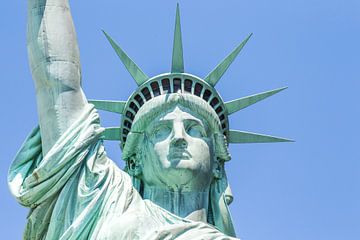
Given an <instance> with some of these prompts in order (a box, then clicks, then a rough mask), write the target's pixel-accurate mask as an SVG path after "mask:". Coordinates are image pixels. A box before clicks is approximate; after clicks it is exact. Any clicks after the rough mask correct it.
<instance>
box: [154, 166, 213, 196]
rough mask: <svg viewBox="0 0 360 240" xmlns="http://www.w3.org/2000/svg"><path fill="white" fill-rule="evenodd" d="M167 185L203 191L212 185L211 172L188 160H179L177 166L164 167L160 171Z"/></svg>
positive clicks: (186, 189) (185, 189)
mask: <svg viewBox="0 0 360 240" xmlns="http://www.w3.org/2000/svg"><path fill="white" fill-rule="evenodd" d="M159 178H160V179H161V182H162V183H163V184H165V186H166V187H170V188H173V189H174V190H176V189H178V190H182V191H203V190H205V189H207V187H208V186H210V182H211V172H210V171H209V170H205V169H203V168H201V167H199V166H194V164H190V163H189V161H188V160H179V162H178V163H177V164H176V166H170V167H168V168H164V169H163V170H162V171H160V173H159Z"/></svg>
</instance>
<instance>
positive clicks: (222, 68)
mask: <svg viewBox="0 0 360 240" xmlns="http://www.w3.org/2000/svg"><path fill="white" fill-rule="evenodd" d="M251 36H252V33H251V34H250V35H249V36H248V37H247V38H246V39H245V40H244V41H243V42H242V43H241V44H240V45H239V46H237V47H236V48H235V49H234V50H233V51H232V52H231V53H230V54H229V55H228V56H227V57H226V58H225V59H224V60H223V61H222V62H221V63H220V64H219V65H217V66H216V67H215V69H214V70H212V71H211V72H210V73H209V74H208V75H207V76H206V77H205V79H204V80H205V81H206V82H207V83H209V84H210V85H211V86H215V85H216V83H217V82H218V81H219V80H220V78H221V77H222V76H223V75H224V73H225V72H226V70H227V69H228V68H229V67H230V65H231V64H232V62H233V61H234V60H235V58H236V57H237V55H238V54H239V53H240V51H241V49H243V47H244V46H245V44H246V43H247V42H248V41H249V39H250V37H251Z"/></svg>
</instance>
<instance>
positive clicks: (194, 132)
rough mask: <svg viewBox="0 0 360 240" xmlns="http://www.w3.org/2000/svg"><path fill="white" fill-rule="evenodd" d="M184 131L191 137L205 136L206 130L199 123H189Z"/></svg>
mask: <svg viewBox="0 0 360 240" xmlns="http://www.w3.org/2000/svg"><path fill="white" fill-rule="evenodd" d="M186 133H187V134H188V135H190V136H192V137H197V138H202V137H206V131H205V129H204V127H203V126H201V125H200V124H191V125H189V126H188V127H187V129H186Z"/></svg>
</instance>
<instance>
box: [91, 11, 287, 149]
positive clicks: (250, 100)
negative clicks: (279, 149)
mask: <svg viewBox="0 0 360 240" xmlns="http://www.w3.org/2000/svg"><path fill="white" fill-rule="evenodd" d="M103 32H104V31H103ZM104 34H105V36H106V38H107V39H108V41H109V42H110V44H111V46H112V47H113V49H114V50H115V52H116V53H117V55H118V56H119V58H120V60H121V61H122V62H123V64H124V65H125V67H126V69H127V70H128V71H129V73H130V74H131V76H132V77H133V78H134V80H135V81H136V83H137V85H138V88H137V89H136V90H135V92H134V93H133V94H132V95H131V96H130V97H129V99H128V100H127V101H107V100H90V101H89V102H90V103H92V104H94V105H95V107H96V108H97V109H99V110H104V111H109V112H113V113H118V114H121V115H122V120H121V126H120V127H110V128H106V129H105V133H104V139H105V140H116V141H121V147H124V145H125V143H126V139H127V135H128V133H129V132H130V130H131V126H132V123H133V120H134V118H135V115H136V113H137V112H138V111H139V109H140V108H141V106H142V105H143V104H144V103H145V102H147V101H150V100H151V99H153V98H155V97H157V96H159V95H164V94H170V93H178V92H181V93H184V94H185V93H187V94H192V95H195V96H197V97H200V98H202V99H203V100H204V101H206V102H207V103H208V104H209V105H210V106H211V107H212V108H213V109H214V110H215V112H216V114H217V115H218V117H219V119H220V122H221V128H222V131H223V134H224V135H225V136H226V138H227V141H228V143H266V142H291V141H292V140H289V139H285V138H279V137H274V136H269V135H264V134H257V133H250V132H244V131H238V130H229V120H228V116H229V115H231V114H233V113H235V112H237V111H240V110H241V109H244V108H246V107H248V106H250V105H252V104H255V103H256V102H259V101H261V100H263V99H265V98H267V97H270V96H272V95H274V94H276V93H278V92H280V91H282V90H284V89H286V87H285V88H279V89H274V90H271V91H267V92H263V93H258V94H255V95H251V96H247V97H243V98H239V99H236V100H232V101H229V102H224V101H223V100H222V98H221V96H220V95H219V94H218V92H217V91H216V89H215V85H216V83H217V82H218V81H219V80H220V78H221V77H222V76H223V74H224V73H225V72H226V70H227V69H228V68H229V67H230V65H231V63H232V62H233V61H234V60H235V58H236V57H237V55H238V54H239V53H240V51H241V50H242V48H243V47H244V46H245V44H246V43H247V41H248V40H249V39H250V37H251V35H252V34H250V35H249V36H248V37H247V38H246V39H245V40H244V41H243V42H242V43H241V44H240V45H239V46H237V47H236V48H235V49H234V50H233V51H232V52H231V53H230V54H229V55H228V56H227V57H226V58H225V59H224V60H223V61H222V62H221V63H220V64H219V65H217V66H216V67H215V69H214V70H212V71H211V72H210V73H209V74H208V75H207V76H206V77H205V78H204V79H202V78H199V77H197V76H194V75H191V74H188V73H184V59H183V47H182V36H181V25H180V11H179V5H177V8H176V20H175V32H174V45H173V55H172V68H171V72H170V73H165V74H160V75H157V76H155V77H152V78H149V77H148V76H147V75H146V74H145V73H144V72H143V71H142V70H141V69H140V68H139V67H138V66H137V65H136V63H135V62H134V61H132V60H131V59H130V58H129V56H128V55H127V54H126V53H125V52H124V51H123V50H122V49H121V48H120V47H119V45H118V44H116V42H115V41H114V40H113V39H112V38H111V37H110V36H109V35H108V34H107V33H106V32H104Z"/></svg>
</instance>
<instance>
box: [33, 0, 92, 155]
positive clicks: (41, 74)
mask: <svg viewBox="0 0 360 240" xmlns="http://www.w3.org/2000/svg"><path fill="white" fill-rule="evenodd" d="M27 35H28V36H27V46H28V52H29V61H30V67H31V72H32V76H33V79H34V82H35V87H36V99H37V106H38V113H39V121H40V129H41V138H42V147H43V153H46V152H48V150H49V149H50V148H51V146H52V145H53V144H54V143H55V142H56V141H57V139H58V138H59V137H60V136H61V134H62V133H64V131H65V130H66V129H67V128H68V127H69V126H70V125H71V124H72V123H73V122H74V120H75V119H77V117H78V116H79V114H80V113H81V112H82V111H83V108H84V106H85V104H86V99H85V96H84V94H83V92H82V89H81V86H80V81H81V69H80V57H79V48H78V45H77V40H76V33H75V28H74V24H73V21H72V17H71V13H70V8H69V2H68V0H28V33H27Z"/></svg>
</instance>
